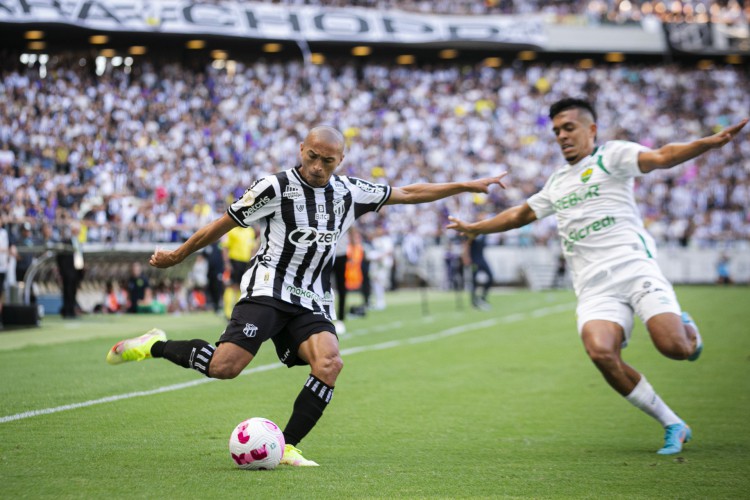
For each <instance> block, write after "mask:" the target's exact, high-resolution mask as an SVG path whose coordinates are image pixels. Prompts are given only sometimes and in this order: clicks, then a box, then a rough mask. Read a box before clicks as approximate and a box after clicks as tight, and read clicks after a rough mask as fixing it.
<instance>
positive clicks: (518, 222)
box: [445, 203, 536, 236]
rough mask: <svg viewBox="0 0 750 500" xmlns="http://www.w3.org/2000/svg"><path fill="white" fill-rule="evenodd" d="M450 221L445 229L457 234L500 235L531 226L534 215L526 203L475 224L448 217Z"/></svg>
mask: <svg viewBox="0 0 750 500" xmlns="http://www.w3.org/2000/svg"><path fill="white" fill-rule="evenodd" d="M448 219H449V220H450V221H451V223H450V224H448V225H447V226H445V227H446V229H455V230H456V231H458V232H459V233H463V234H467V235H469V236H473V235H477V234H486V233H501V232H503V231H507V230H509V229H515V228H517V227H521V226H525V225H526V224H531V223H532V222H534V221H535V220H536V213H534V211H533V210H532V209H531V207H530V206H529V204H528V203H524V204H522V205H518V206H515V207H512V208H509V209H507V210H503V211H502V212H500V213H499V214H497V215H496V216H494V217H490V218H489V219H484V220H480V221H477V222H465V221H462V220H459V219H456V218H455V217H448Z"/></svg>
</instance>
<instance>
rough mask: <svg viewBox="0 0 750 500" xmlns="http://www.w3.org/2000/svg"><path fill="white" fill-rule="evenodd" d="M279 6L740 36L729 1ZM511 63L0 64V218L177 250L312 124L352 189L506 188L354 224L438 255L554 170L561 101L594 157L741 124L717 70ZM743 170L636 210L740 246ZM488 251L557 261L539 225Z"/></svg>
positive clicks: (720, 159)
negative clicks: (603, 149)
mask: <svg viewBox="0 0 750 500" xmlns="http://www.w3.org/2000/svg"><path fill="white" fill-rule="evenodd" d="M213 3H215V4H221V3H222V2H213ZM274 3H280V4H284V5H290V6H295V5H319V6H327V7H343V6H354V7H365V8H371V9H380V10H382V9H402V10H406V11H416V12H422V11H424V10H425V9H426V8H427V7H429V11H430V12H431V13H432V14H454V15H462V14H472V15H488V14H525V13H527V12H537V13H538V12H541V13H544V14H546V15H548V17H550V15H551V18H552V19H553V21H552V22H563V23H564V22H568V21H570V19H567V20H566V18H565V16H568V15H571V16H576V18H577V19H578V21H576V22H582V23H584V24H586V23H589V24H596V23H601V22H605V23H609V22H611V23H627V22H631V21H633V22H635V21H638V22H642V21H644V16H646V17H647V16H652V17H655V18H656V19H657V22H661V21H665V22H682V21H686V20H695V19H694V18H693V17H689V16H694V15H696V16H697V15H699V14H705V15H708V16H710V17H711V20H712V21H717V22H724V23H726V24H732V25H737V26H738V27H739V28H740V29H742V27H743V26H744V29H747V18H748V16H747V14H748V11H749V10H748V7H747V6H745V5H744V4H743V3H742V2H737V1H735V0H731V1H712V2H707V1H696V2H682V3H680V2H672V3H669V5H668V6H667V5H666V4H664V3H662V2H641V1H635V0H634V1H632V2H625V1H621V2H615V7H616V8H614V9H603V7H602V4H603V2H601V1H596V0H594V1H577V2H562V1H536V2H515V1H510V0H498V1H491V0H488V1H486V2H466V1H458V2H422V1H387V0H386V1H375V0H373V1H368V0H363V1H360V2H337V1H330V2H326V1H294V0H288V1H282V2H274ZM344 4H345V5H344ZM677 4H679V6H678V5H677ZM678 7H679V8H678ZM688 7H689V8H688ZM592 13H593V14H592ZM626 14H627V15H626ZM26 28H28V27H26ZM71 30H72V28H71ZM7 33H8V32H7V31H6V35H4V36H8V35H7ZM20 33H22V32H20ZM113 52H115V51H114V50H113ZM495 53H496V51H495ZM481 54H482V56H487V55H491V54H493V51H490V50H489V49H486V48H485V52H483V53H481ZM520 54H521V53H520V52H518V50H514V51H511V52H510V53H503V56H504V57H505V61H506V62H505V63H504V64H500V65H499V67H490V66H489V65H487V64H485V63H483V62H482V61H483V60H484V59H483V57H482V58H477V57H472V58H467V59H461V58H459V59H453V60H441V59H437V58H433V59H422V60H420V61H419V63H418V64H398V63H397V62H395V61H394V58H393V57H389V58H382V57H381V58H374V57H373V58H353V57H351V56H349V55H348V54H347V55H345V56H342V55H341V52H340V51H339V52H338V53H337V55H335V54H332V55H331V56H330V57H329V58H328V60H326V61H325V62H321V61H318V62H320V64H315V65H305V64H303V61H302V58H301V57H300V56H299V54H296V55H294V56H291V57H290V56H289V54H288V53H287V54H282V55H279V56H277V57H274V56H272V55H264V54H257V53H256V54H252V53H248V54H244V57H236V58H235V59H232V60H225V58H216V59H215V60H213V61H212V60H211V59H210V58H208V57H205V56H204V57H202V58H200V57H196V58H186V57H177V58H175V57H173V55H172V54H167V53H162V52H160V51H159V49H158V47H154V46H152V47H150V49H149V52H148V54H146V55H137V56H134V57H132V56H127V57H120V55H112V54H109V55H107V56H104V55H103V53H101V52H100V53H98V54H97V53H96V52H94V51H92V50H91V49H88V50H81V49H80V47H75V48H73V47H71V48H56V49H55V50H43V49H40V50H27V49H20V48H18V47H15V48H9V49H5V50H4V52H3V57H2V61H3V63H2V68H1V69H0V172H2V181H1V182H2V184H1V185H0V200H2V205H1V206H2V208H0V211H1V213H0V217H2V221H3V223H4V224H6V225H7V226H8V227H9V228H10V229H11V231H12V232H13V233H14V235H15V236H18V234H19V232H20V228H21V227H22V225H23V224H24V223H28V224H30V225H31V227H32V229H33V231H34V234H35V235H36V238H37V239H39V240H41V229H42V227H43V226H51V227H53V228H54V230H55V231H59V230H60V229H61V228H63V227H65V226H66V225H68V224H70V222H71V221H74V220H81V221H83V222H84V225H85V229H86V232H87V233H86V239H87V242H88V243H95V244H96V243H99V244H102V245H115V244H117V245H122V244H124V243H129V242H145V243H147V244H148V245H151V244H153V243H155V242H166V243H176V242H180V241H182V240H183V239H184V238H185V237H186V236H187V235H189V234H191V233H192V231H193V230H195V229H196V228H197V227H200V226H202V225H203V224H205V223H206V222H207V221H209V220H212V219H213V218H215V217H217V216H218V215H219V214H220V213H221V212H223V210H224V209H225V207H226V205H227V203H228V202H229V201H231V200H232V199H234V198H236V197H238V196H240V195H241V194H242V192H243V191H244V189H245V188H246V187H247V186H249V185H250V183H251V182H252V181H253V180H254V179H256V178H258V177H260V176H262V175H265V174H267V173H269V172H273V171H276V170H278V169H281V168H287V167H289V166H291V165H292V164H293V163H294V161H295V158H296V154H297V150H298V144H299V141H300V140H301V138H302V137H303V136H304V134H305V132H306V131H307V130H308V129H309V128H310V127H311V126H312V125H314V124H317V123H330V124H332V125H334V126H336V127H338V128H340V129H341V130H342V131H343V132H344V133H345V135H346V137H347V139H348V141H349V144H348V151H347V158H346V160H345V163H344V166H343V167H342V173H346V174H349V175H357V176H362V177H367V178H373V179H375V180H380V181H383V182H389V183H391V184H394V185H399V184H407V183H412V182H418V181H423V180H425V181H432V182H439V181H441V180H447V179H466V178H470V177H475V176H479V175H489V174H492V173H494V172H497V171H500V170H506V169H507V170H508V171H509V172H510V176H509V179H508V180H509V188H508V189H507V190H506V191H502V192H493V193H492V194H491V195H490V196H489V197H482V196H475V197H469V196H466V197H460V198H456V199H451V200H448V201H445V202H442V203H436V204H433V205H430V206H419V207H415V206H402V207H391V208H389V210H387V211H385V212H384V214H383V216H382V217H381V218H380V219H378V220H377V221H375V220H372V219H371V220H369V223H370V224H374V223H375V222H377V223H383V224H385V225H386V226H387V227H388V230H389V231H390V232H391V233H392V235H393V236H394V237H395V238H396V239H397V240H400V239H401V238H402V237H403V236H404V235H406V234H409V233H412V234H418V235H420V236H422V237H423V238H424V239H425V240H426V241H428V242H433V243H434V244H439V243H440V242H441V241H442V239H443V237H444V235H443V231H442V227H443V226H444V225H445V223H446V217H447V215H448V214H449V213H450V214H457V215H460V216H462V217H465V218H469V219H471V218H473V217H475V214H476V213H477V212H479V211H484V212H486V211H496V210H500V209H502V208H505V207H507V206H510V205H513V204H515V203H517V202H519V201H520V200H523V199H525V198H526V197H528V196H529V195H531V194H533V193H534V192H536V191H537V190H538V189H539V188H540V187H541V183H542V182H543V179H545V178H546V177H547V176H548V175H549V174H550V172H551V171H552V170H553V169H554V168H556V166H557V165H559V164H560V157H559V151H558V148H557V146H556V145H555V143H554V140H553V136H552V134H551V132H550V122H549V119H548V118H547V116H546V114H547V107H548V105H549V104H550V103H551V102H553V101H555V100H557V99H558V98H560V97H561V96H564V95H578V96H584V97H587V98H589V99H590V100H592V101H593V102H594V103H595V105H596V107H597V109H598V112H599V116H600V128H601V130H602V131H603V132H602V135H601V137H600V140H602V141H603V140H608V139H611V138H623V139H629V140H635V141H638V142H641V143H643V144H646V145H659V144H664V143H666V142H670V141H679V140H685V139H686V138H688V137H697V136H700V135H704V134H706V133H709V132H711V131H712V130H716V129H717V128H720V127H722V126H725V125H727V124H730V123H734V122H736V121H738V120H740V119H741V118H743V117H744V116H745V115H746V113H747V109H750V96H748V94H747V92H746V89H747V88H750V82H749V81H748V79H749V76H748V72H747V68H746V67H743V66H742V65H741V64H726V63H725V62H724V60H722V59H717V58H714V59H711V60H709V61H708V62H706V60H700V61H698V60H697V58H696V57H692V58H684V59H681V60H677V59H674V58H673V57H671V56H670V57H666V59H667V60H668V61H671V62H667V63H665V62H664V57H662V58H661V60H659V59H657V61H656V62H655V61H654V59H653V57H652V58H649V57H646V56H643V57H641V58H639V57H637V56H634V57H630V58H629V59H628V62H625V63H622V62H620V63H618V62H616V61H615V62H604V61H600V60H599V59H596V60H592V59H582V57H584V56H585V55H586V54H584V55H581V54H578V55H576V56H575V57H571V56H570V55H569V54H568V55H565V54H562V55H559V56H557V57H556V56H554V55H552V56H549V57H546V58H544V57H543V56H542V57H540V58H538V59H536V60H534V58H526V60H524V58H523V57H521V56H520ZM122 55H123V56H125V54H122ZM165 61H167V62H165ZM584 61H587V62H585V63H584ZM740 61H741V60H740ZM735 62H736V61H735ZM708 69H710V71H709V70H708ZM748 157H750V138H748V136H747V135H744V136H742V137H741V138H740V139H738V140H737V141H736V142H734V143H733V144H732V145H730V146H729V147H726V148H724V149H721V150H720V151H716V152H714V153H712V154H711V155H706V156H703V157H701V158H699V159H697V160H696V161H694V162H691V163H689V164H688V165H687V166H685V167H684V168H681V169H678V170H675V171H667V172H662V173H659V174H654V175H651V176H648V177H646V178H643V179H642V180H640V182H639V183H638V186H637V195H638V200H639V203H640V204H641V209H642V211H643V213H644V214H645V217H646V221H647V224H648V229H649V231H651V233H652V234H653V235H654V236H655V238H656V239H657V241H658V242H659V243H660V244H661V245H663V246H666V247H691V248H718V247H720V248H722V249H726V248H732V247H736V248H746V247H747V242H748V241H749V240H750V212H748V207H749V206H750V178H749V177H748V175H749V172H750V171H749V170H748V166H747V160H746V159H747V158H748ZM491 243H492V244H495V245H497V244H502V245H504V246H509V247H513V246H534V245H536V246H544V247H548V248H554V247H555V246H556V245H557V242H556V236H555V226H554V222H553V220H552V219H551V218H549V219H545V220H544V221H542V222H541V223H538V224H535V225H533V226H531V227H528V228H524V229H522V230H518V231H513V232H510V233H507V234H506V235H503V236H502V237H500V236H496V237H494V238H493V239H492V240H491ZM141 250H143V248H141Z"/></svg>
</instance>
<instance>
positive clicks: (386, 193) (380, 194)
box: [341, 176, 391, 219]
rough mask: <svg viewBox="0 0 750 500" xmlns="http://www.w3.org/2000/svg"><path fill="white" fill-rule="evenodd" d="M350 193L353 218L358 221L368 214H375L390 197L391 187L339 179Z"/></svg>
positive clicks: (353, 178)
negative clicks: (352, 204)
mask: <svg viewBox="0 0 750 500" xmlns="http://www.w3.org/2000/svg"><path fill="white" fill-rule="evenodd" d="M341 179H342V180H343V181H344V183H345V184H346V186H347V187H348V188H349V191H350V192H351V193H352V201H353V203H354V218H355V219H358V218H360V217H361V216H363V215H364V214H366V213H368V212H377V211H378V210H380V209H381V207H382V206H383V205H384V204H385V202H386V201H388V198H390V196H391V187H390V186H388V185H387V184H374V183H372V182H369V181H365V180H362V179H358V178H356V177H345V176H344V177H341Z"/></svg>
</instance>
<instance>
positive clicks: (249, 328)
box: [242, 323, 258, 338]
mask: <svg viewBox="0 0 750 500" xmlns="http://www.w3.org/2000/svg"><path fill="white" fill-rule="evenodd" d="M242 333H244V334H245V337H247V338H253V337H255V335H256V334H257V333H258V327H257V326H255V325H254V324H252V323H245V328H243V329H242Z"/></svg>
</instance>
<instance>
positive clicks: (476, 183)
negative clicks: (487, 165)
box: [466, 172, 508, 193]
mask: <svg viewBox="0 0 750 500" xmlns="http://www.w3.org/2000/svg"><path fill="white" fill-rule="evenodd" d="M506 175H508V172H502V173H501V174H500V175H498V176H496V177H485V178H484V179H476V180H473V181H469V182H467V183H466V184H467V186H468V189H467V191H469V192H470V193H487V192H489V189H490V186H492V185H493V184H497V185H498V186H500V187H501V188H503V189H505V184H503V183H502V178H503V177H505V176H506Z"/></svg>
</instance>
